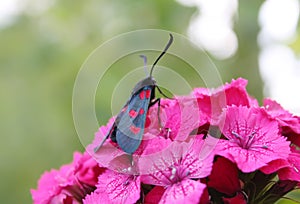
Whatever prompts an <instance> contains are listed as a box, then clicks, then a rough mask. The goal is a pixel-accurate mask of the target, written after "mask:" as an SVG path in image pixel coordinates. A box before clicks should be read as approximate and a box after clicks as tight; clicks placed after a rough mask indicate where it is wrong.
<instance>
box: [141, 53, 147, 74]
mask: <svg viewBox="0 0 300 204" xmlns="http://www.w3.org/2000/svg"><path fill="white" fill-rule="evenodd" d="M140 57H141V58H143V60H144V71H145V73H146V75H147V57H146V55H140Z"/></svg>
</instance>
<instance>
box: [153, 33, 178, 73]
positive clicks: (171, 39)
mask: <svg viewBox="0 0 300 204" xmlns="http://www.w3.org/2000/svg"><path fill="white" fill-rule="evenodd" d="M169 35H170V39H169V42H168V44H167V45H166V47H165V49H164V50H163V51H162V53H161V54H160V55H159V56H158V58H157V59H156V60H155V62H154V63H153V65H152V67H151V71H150V77H151V76H152V72H153V68H154V66H155V65H156V64H157V62H158V61H159V60H160V58H162V56H164V54H165V53H166V52H167V50H168V49H169V47H170V46H171V44H172V42H173V35H172V34H171V33H170V34H169Z"/></svg>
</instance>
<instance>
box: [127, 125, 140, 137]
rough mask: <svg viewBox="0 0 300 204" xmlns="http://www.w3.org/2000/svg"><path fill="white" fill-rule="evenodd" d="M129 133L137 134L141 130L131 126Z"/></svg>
mask: <svg viewBox="0 0 300 204" xmlns="http://www.w3.org/2000/svg"><path fill="white" fill-rule="evenodd" d="M129 129H130V131H131V132H132V133H133V134H135V135H136V134H138V133H139V132H140V130H141V128H139V127H136V126H134V125H131V126H130V128H129Z"/></svg>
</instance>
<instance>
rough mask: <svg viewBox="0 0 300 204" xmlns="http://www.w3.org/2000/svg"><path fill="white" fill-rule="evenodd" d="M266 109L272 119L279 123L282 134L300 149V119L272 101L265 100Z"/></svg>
mask: <svg viewBox="0 0 300 204" xmlns="http://www.w3.org/2000/svg"><path fill="white" fill-rule="evenodd" d="M264 107H265V108H266V111H267V113H268V114H269V115H270V117H272V118H274V119H275V120H277V121H278V123H279V125H280V130H281V134H282V135H284V136H286V137H288V139H289V140H290V141H291V142H293V143H294V144H296V145H297V146H298V147H300V117H299V116H294V115H293V114H291V113H290V112H288V111H287V110H284V109H283V108H282V106H281V105H280V104H279V103H277V102H276V101H273V100H271V99H265V100H264Z"/></svg>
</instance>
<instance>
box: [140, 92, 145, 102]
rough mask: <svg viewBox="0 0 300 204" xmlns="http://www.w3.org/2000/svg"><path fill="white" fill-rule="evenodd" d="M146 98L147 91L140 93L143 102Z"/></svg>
mask: <svg viewBox="0 0 300 204" xmlns="http://www.w3.org/2000/svg"><path fill="white" fill-rule="evenodd" d="M144 98H145V91H141V93H140V99H141V100H143V99H144Z"/></svg>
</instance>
